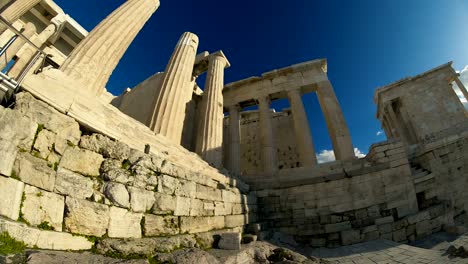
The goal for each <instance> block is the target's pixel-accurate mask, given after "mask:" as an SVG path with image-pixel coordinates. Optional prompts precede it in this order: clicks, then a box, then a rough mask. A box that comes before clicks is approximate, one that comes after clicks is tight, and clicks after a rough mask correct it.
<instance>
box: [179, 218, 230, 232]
mask: <svg viewBox="0 0 468 264" xmlns="http://www.w3.org/2000/svg"><path fill="white" fill-rule="evenodd" d="M222 228H224V217H223V216H208V217H184V216H183V217H180V232H181V233H190V234H193V233H200V232H206V231H210V230H213V229H222Z"/></svg>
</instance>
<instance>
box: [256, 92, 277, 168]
mask: <svg viewBox="0 0 468 264" xmlns="http://www.w3.org/2000/svg"><path fill="white" fill-rule="evenodd" d="M270 103H271V102H270V98H269V97H268V96H261V97H259V98H258V110H259V113H260V141H261V147H262V161H263V169H264V171H265V172H267V173H275V172H276V171H277V170H278V153H277V149H276V146H275V142H274V138H273V133H274V131H273V116H272V113H271V110H270Z"/></svg>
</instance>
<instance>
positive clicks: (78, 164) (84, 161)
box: [60, 147, 104, 176]
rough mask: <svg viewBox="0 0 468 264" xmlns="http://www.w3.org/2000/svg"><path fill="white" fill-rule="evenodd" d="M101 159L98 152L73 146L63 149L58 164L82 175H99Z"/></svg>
mask: <svg viewBox="0 0 468 264" xmlns="http://www.w3.org/2000/svg"><path fill="white" fill-rule="evenodd" d="M103 160H104V159H103V157H102V155H100V154H97V153H95V152H92V151H89V150H85V149H79V148H78V147H75V148H68V149H67V150H66V151H65V153H64V154H63V157H62V160H61V161H60V166H61V167H64V168H65V169H69V170H71V171H74V172H77V173H80V174H83V175H87V176H99V168H100V167H101V164H102V162H103Z"/></svg>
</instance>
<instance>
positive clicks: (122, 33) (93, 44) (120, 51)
mask: <svg viewBox="0 0 468 264" xmlns="http://www.w3.org/2000/svg"><path fill="white" fill-rule="evenodd" d="M158 7H159V0H127V1H126V2H125V3H124V4H123V5H122V6H120V7H119V8H118V9H117V10H115V11H114V12H113V13H112V14H110V15H109V16H108V17H107V18H106V19H104V20H103V21H102V22H101V23H99V25H97V26H96V27H95V28H94V29H93V30H92V31H91V32H90V33H89V34H88V36H86V38H85V39H83V40H82V41H81V42H80V44H78V46H77V47H76V48H75V49H74V50H73V52H72V53H71V55H70V56H69V57H68V58H67V60H66V61H65V62H64V64H63V65H62V66H61V67H60V69H61V70H62V71H63V72H64V73H65V74H66V75H68V76H70V77H72V78H73V79H75V80H78V81H81V82H82V83H83V84H85V85H86V87H87V88H88V89H90V91H89V92H91V93H93V94H96V95H100V94H102V93H103V91H104V89H105V85H106V84H107V82H108V80H109V77H110V76H111V74H112V72H113V71H114V69H115V67H116V66H117V64H118V62H119V61H120V59H121V58H122V56H123V55H124V53H125V51H126V50H127V48H128V47H129V46H130V44H131V42H132V41H133V39H134V38H135V37H136V35H137V34H138V32H139V31H140V30H141V28H142V27H143V26H144V24H145V23H146V21H147V20H148V19H149V18H150V17H151V15H152V14H153V13H154V12H155V11H156V9H157V8H158Z"/></svg>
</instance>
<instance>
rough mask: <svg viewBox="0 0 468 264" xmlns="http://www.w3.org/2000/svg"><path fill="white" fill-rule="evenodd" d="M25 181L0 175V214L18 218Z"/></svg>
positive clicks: (14, 218)
mask: <svg viewBox="0 0 468 264" xmlns="http://www.w3.org/2000/svg"><path fill="white" fill-rule="evenodd" d="M23 190H24V183H22V182H20V181H17V180H15V179H11V178H5V177H2V176H0V193H1V194H2V198H1V199H0V215H3V216H5V217H8V218H10V219H13V220H17V219H18V217H19V213H20V207H21V197H22V196H23Z"/></svg>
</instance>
